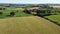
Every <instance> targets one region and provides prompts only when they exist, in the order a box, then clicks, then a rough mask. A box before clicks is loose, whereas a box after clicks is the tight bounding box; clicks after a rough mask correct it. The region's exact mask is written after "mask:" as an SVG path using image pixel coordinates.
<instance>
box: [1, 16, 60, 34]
mask: <svg viewBox="0 0 60 34" xmlns="http://www.w3.org/2000/svg"><path fill="white" fill-rule="evenodd" d="M0 34H60V26H57V25H56V24H54V23H52V22H49V21H48V20H45V19H43V18H41V17H37V16H28V17H11V18H4V19H0Z"/></svg>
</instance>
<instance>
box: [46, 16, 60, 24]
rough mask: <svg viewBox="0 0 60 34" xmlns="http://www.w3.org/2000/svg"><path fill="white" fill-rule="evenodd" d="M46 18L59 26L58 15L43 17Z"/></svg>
mask: <svg viewBox="0 0 60 34" xmlns="http://www.w3.org/2000/svg"><path fill="white" fill-rule="evenodd" d="M45 17H46V18H48V19H50V20H52V21H55V22H57V24H60V15H51V16H45Z"/></svg>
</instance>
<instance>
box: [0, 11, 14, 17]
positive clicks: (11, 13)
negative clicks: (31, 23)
mask: <svg viewBox="0 0 60 34" xmlns="http://www.w3.org/2000/svg"><path fill="white" fill-rule="evenodd" d="M2 14H4V13H3V12H0V15H2ZM14 15H15V12H10V15H9V16H14Z"/></svg>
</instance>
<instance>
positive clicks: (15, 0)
mask: <svg viewBox="0 0 60 34" xmlns="http://www.w3.org/2000/svg"><path fill="white" fill-rule="evenodd" d="M0 3H12V4H46V3H51V4H55V3H56V4H60V0H0Z"/></svg>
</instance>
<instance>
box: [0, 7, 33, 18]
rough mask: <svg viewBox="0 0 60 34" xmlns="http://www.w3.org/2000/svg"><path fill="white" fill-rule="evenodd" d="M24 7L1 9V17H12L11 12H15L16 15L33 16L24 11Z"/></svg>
mask: <svg viewBox="0 0 60 34" xmlns="http://www.w3.org/2000/svg"><path fill="white" fill-rule="evenodd" d="M23 11H24V8H15V7H13V8H6V9H5V10H0V12H3V14H0V18H5V17H10V16H8V15H10V12H15V15H14V17H22V16H32V15H31V14H26V13H24V12H23Z"/></svg>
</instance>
